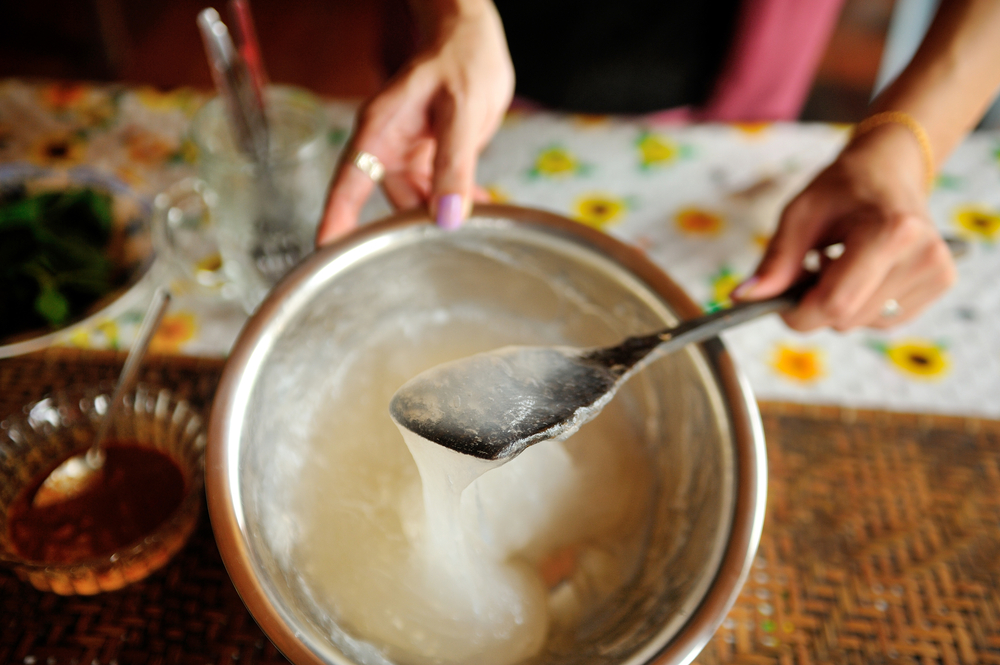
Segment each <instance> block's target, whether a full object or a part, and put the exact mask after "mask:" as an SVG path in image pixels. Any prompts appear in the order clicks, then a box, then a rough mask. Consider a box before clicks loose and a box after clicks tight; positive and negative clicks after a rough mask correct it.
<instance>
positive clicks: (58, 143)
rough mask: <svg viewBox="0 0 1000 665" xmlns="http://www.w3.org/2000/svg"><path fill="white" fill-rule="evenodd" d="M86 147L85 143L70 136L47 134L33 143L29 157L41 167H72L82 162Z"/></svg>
mask: <svg viewBox="0 0 1000 665" xmlns="http://www.w3.org/2000/svg"><path fill="white" fill-rule="evenodd" d="M86 147H87V146H86V143H84V142H83V141H82V140H80V138H79V137H77V136H74V135H72V134H68V133H56V134H49V135H47V136H43V137H42V138H40V139H39V140H37V141H36V142H35V144H34V145H33V146H32V147H31V150H30V152H29V156H30V159H31V161H32V162H34V163H35V164H39V165H41V166H74V165H76V164H79V163H80V162H81V161H82V160H83V155H84V153H85V152H86Z"/></svg>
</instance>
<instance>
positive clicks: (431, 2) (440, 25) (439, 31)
mask: <svg viewBox="0 0 1000 665" xmlns="http://www.w3.org/2000/svg"><path fill="white" fill-rule="evenodd" d="M410 7H411V9H412V10H413V15H414V18H415V20H416V24H417V32H418V34H419V36H420V43H421V44H423V45H427V44H431V43H434V42H435V41H438V40H439V39H441V37H442V36H443V35H444V34H446V33H448V32H449V31H450V30H451V29H452V28H453V27H454V24H455V23H457V22H462V21H476V20H482V19H484V18H487V17H489V16H490V15H491V14H492V15H496V8H495V7H494V6H493V2H492V0H410ZM496 18H497V20H499V16H497V17H496Z"/></svg>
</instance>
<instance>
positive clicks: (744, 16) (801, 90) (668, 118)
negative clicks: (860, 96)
mask: <svg viewBox="0 0 1000 665" xmlns="http://www.w3.org/2000/svg"><path fill="white" fill-rule="evenodd" d="M843 2H844V0H743V4H742V6H741V8H740V17H739V20H738V23H737V25H736V32H735V34H734V36H733V43H732V45H731V47H730V50H729V55H728V56H727V58H726V62H725V63H724V65H723V67H722V70H721V71H720V73H719V77H718V80H717V81H716V83H715V90H714V92H713V93H712V94H711V95H710V97H709V99H708V102H707V103H706V104H705V106H704V107H701V108H690V107H684V108H678V109H669V110H666V111H661V112H659V113H653V114H651V115H650V116H649V117H650V119H651V120H652V121H653V122H681V123H683V122H703V121H759V120H794V119H795V118H797V117H798V115H799V112H800V111H801V110H802V105H803V104H804V103H805V100H806V95H807V94H808V93H809V88H810V87H811V85H812V80H813V76H814V75H815V73H816V68H817V66H818V65H819V61H820V58H821V57H822V56H823V52H824V50H825V48H826V44H827V41H828V40H829V38H830V34H831V33H832V32H833V28H834V27H835V25H836V23H837V17H838V16H839V14H840V8H841V5H842V4H843Z"/></svg>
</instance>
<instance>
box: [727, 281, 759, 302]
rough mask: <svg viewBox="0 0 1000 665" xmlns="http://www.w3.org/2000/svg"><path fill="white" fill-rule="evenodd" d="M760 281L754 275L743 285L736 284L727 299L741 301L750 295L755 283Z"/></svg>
mask: <svg viewBox="0 0 1000 665" xmlns="http://www.w3.org/2000/svg"><path fill="white" fill-rule="evenodd" d="M759 281H760V277H758V276H757V275H754V276H753V277H751V278H749V279H747V280H744V281H743V283H741V284H738V285H737V286H736V288H735V289H733V290H732V292H731V293H730V294H729V297H730V298H732V299H733V300H743V299H744V298H745V297H747V296H748V295H750V293H751V292H752V291H753V287H755V286H757V282H759Z"/></svg>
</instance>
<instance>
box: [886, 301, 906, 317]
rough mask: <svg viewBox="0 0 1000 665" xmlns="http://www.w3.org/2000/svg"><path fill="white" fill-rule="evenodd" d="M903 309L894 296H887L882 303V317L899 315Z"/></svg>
mask: <svg viewBox="0 0 1000 665" xmlns="http://www.w3.org/2000/svg"><path fill="white" fill-rule="evenodd" d="M902 311H903V306H902V305H900V304H899V301H898V300H896V299H895V298H889V299H888V300H886V301H885V304H884V305H882V318H883V319H892V318H895V317H897V316H899V313H900V312H902Z"/></svg>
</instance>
